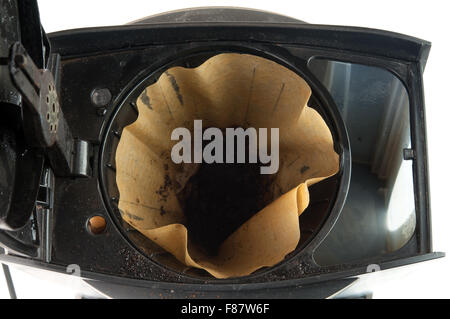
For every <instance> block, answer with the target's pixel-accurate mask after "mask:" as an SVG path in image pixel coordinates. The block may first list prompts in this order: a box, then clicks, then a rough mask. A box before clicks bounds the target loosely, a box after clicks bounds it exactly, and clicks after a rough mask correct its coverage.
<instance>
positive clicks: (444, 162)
mask: <svg viewBox="0 0 450 319" xmlns="http://www.w3.org/2000/svg"><path fill="white" fill-rule="evenodd" d="M447 4H448V1H444V0H442V1H440V0H429V1H423V0H422V1H412V0H410V1H393V0H390V1H384V0H375V1H362V0H359V1H345V0H340V1H332V0H330V1H320V0H297V1H283V0H271V1H262V0H259V1H251V0H249V1H214V0H209V1H194V0H190V1H171V0H163V1H148V0H147V1H138V0H125V1H111V0H109V1H108V0H102V1H100V0H98V1H96V0H89V1H86V0H76V1H50V0H40V1H39V6H40V11H41V21H42V24H43V25H44V28H45V30H46V32H53V31H58V30H64V29H72V28H82V27H91V26H103V25H119V24H124V23H127V22H130V21H133V20H136V19H139V18H142V17H145V16H148V15H152V14H157V13H161V12H164V11H170V10H176V9H181V8H186V7H199V6H238V7H247V8H255V9H261V10H266V11H272V12H276V13H280V14H284V15H287V16H291V17H294V18H297V19H300V20H303V21H306V22H308V23H315V24H334V25H350V26H360V27H368V28H376V29H384V30H389V31H395V32H399V33H404V34H407V35H411V36H415V37H418V38H422V39H425V40H428V41H430V42H432V49H431V53H430V56H429V59H428V64H427V67H426V69H425V74H424V85H425V98H426V111H427V112H426V115H427V127H428V154H429V167H430V182H431V206H432V218H433V240H434V250H435V251H445V252H450V214H449V213H450V212H449V201H450V187H449V183H450V173H449V170H448V161H449V158H450V156H449V155H450V154H449V142H450V134H449V128H450V105H449V93H450V88H449V85H448V76H449V71H450V68H449V58H448V57H449V56H450V45H449V42H450V39H449V36H448V34H449V31H450V23H449V22H448V21H449V18H448V13H449V12H450V8H449V6H448V5H447ZM449 258H450V257H447V258H444V259H440V260H436V261H431V262H427V263H422V264H417V265H414V266H410V267H407V269H402V271H396V272H395V275H393V276H391V277H392V278H391V279H390V280H388V281H387V282H386V281H385V282H384V283H382V284H381V285H380V286H379V287H377V288H376V289H375V291H374V297H375V298H450V289H449V287H450V275H449V273H448V271H449V270H450V267H449V266H450V262H449ZM12 272H13V279H14V281H15V284H16V291H17V295H18V297H19V298H20V297H22V298H33V297H40V298H52V297H53V298H71V297H74V296H75V294H74V293H73V291H72V290H71V289H70V288H69V287H62V286H59V285H58V284H53V283H52V282H51V281H49V280H47V279H48V278H46V279H45V280H44V279H39V278H36V277H33V276H31V275H29V274H26V273H24V272H22V271H20V270H17V269H12ZM2 297H3V298H7V297H8V295H7V289H6V287H5V282H4V279H3V276H2V274H0V298H2Z"/></svg>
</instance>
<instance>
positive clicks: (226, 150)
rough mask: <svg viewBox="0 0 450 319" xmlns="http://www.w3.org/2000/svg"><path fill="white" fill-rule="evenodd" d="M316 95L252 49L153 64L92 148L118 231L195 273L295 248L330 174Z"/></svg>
mask: <svg viewBox="0 0 450 319" xmlns="http://www.w3.org/2000/svg"><path fill="white" fill-rule="evenodd" d="M317 101H318V100H317V99H316V98H315V95H314V92H313V90H312V89H311V87H310V86H309V84H308V83H307V82H306V81H305V79H304V78H302V77H301V76H300V75H298V74H297V73H296V72H294V71H292V70H291V69H289V68H287V67H285V66H283V65H281V64H279V63H277V62H275V61H273V60H271V59H266V58H263V57H260V56H256V55H251V54H241V53H216V54H202V55H196V56H191V57H189V58H185V59H183V60H182V61H178V62H176V63H173V64H171V65H170V66H165V67H164V68H161V69H160V70H157V71H154V72H152V73H151V74H150V75H149V76H148V77H147V78H145V79H144V80H143V81H141V82H140V83H139V84H138V85H136V86H135V87H134V88H133V89H132V90H131V93H130V94H129V95H128V97H127V98H126V99H125V100H124V101H123V102H122V103H121V104H120V105H119V106H118V109H117V112H116V113H115V115H114V116H113V118H112V121H111V123H110V125H109V129H108V131H107V134H106V137H105V140H104V143H103V149H102V155H101V159H100V167H101V170H100V171H101V175H102V183H103V187H104V190H105V193H106V194H105V196H106V197H107V199H108V200H107V202H108V203H107V204H108V205H107V206H108V207H110V211H111V213H112V215H113V217H114V219H115V220H116V221H117V224H118V226H119V228H120V229H121V231H122V233H123V234H124V235H125V236H126V237H127V238H128V239H129V240H130V241H131V242H132V243H133V245H134V246H135V247H136V248H138V249H139V250H140V251H141V252H142V253H143V254H145V255H146V256H148V257H149V258H151V259H152V260H154V261H156V262H157V263H159V264H160V265H163V266H165V267H167V268H169V269H171V270H173V271H176V272H182V273H184V274H186V275H192V276H199V277H213V278H220V279H226V278H236V277H243V276H249V275H255V274H258V273H261V272H264V271H267V270H269V269H271V267H274V266H275V265H278V264H279V263H280V262H283V261H284V260H286V259H287V258H291V257H292V256H295V255H297V254H298V253H301V251H302V250H303V249H304V247H306V245H307V244H308V243H309V242H310V241H311V240H312V239H313V238H314V236H315V235H316V234H317V233H318V232H319V230H320V229H321V228H322V227H323V225H324V224H325V223H326V222H327V218H328V217H329V215H330V212H331V211H332V209H333V207H334V201H335V198H336V194H337V192H338V189H339V186H340V177H339V176H340V174H338V173H339V167H340V156H339V154H338V153H337V152H336V151H335V144H336V141H334V140H333V136H334V135H333V134H332V129H330V127H329V126H328V125H327V123H326V121H325V120H324V118H323V117H322V115H321V108H320V103H318V102H317ZM322 111H323V110H322ZM264 132H265V133H264ZM233 133H234V134H235V135H233ZM242 134H243V135H242ZM242 136H244V137H243V138H242V139H241V141H242V143H241V144H240V142H239V138H240V137H242ZM253 137H255V138H254V139H253ZM198 141H200V143H201V146H200V148H196V147H198V144H196V143H198ZM252 150H253V152H252ZM242 154H243V159H244V160H243V161H242ZM174 156H175V157H174ZM196 156H197V157H196ZM208 156H209V157H208ZM240 156H241V158H240V160H239V157H240ZM264 156H265V157H264ZM250 158H252V160H250ZM180 159H181V160H180ZM211 159H212V160H213V162H211V161H212V160H211ZM263 167H265V173H263V171H264V169H263Z"/></svg>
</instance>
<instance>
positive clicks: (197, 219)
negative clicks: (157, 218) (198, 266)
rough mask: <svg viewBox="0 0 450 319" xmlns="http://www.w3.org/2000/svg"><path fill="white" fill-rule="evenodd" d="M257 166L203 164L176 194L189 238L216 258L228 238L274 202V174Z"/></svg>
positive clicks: (250, 164) (247, 164)
mask: <svg viewBox="0 0 450 319" xmlns="http://www.w3.org/2000/svg"><path fill="white" fill-rule="evenodd" d="M224 145H225V143H224ZM235 153H236V152H235ZM260 166H261V164H260V163H245V164H238V163H229V164H227V163H223V164H219V163H213V164H206V163H203V164H201V166H200V168H199V169H198V171H197V173H196V174H195V175H194V176H192V177H191V178H190V180H189V181H188V183H187V185H186V186H185V188H184V189H183V191H182V192H181V193H180V194H179V195H178V197H179V200H180V202H181V203H182V205H183V209H184V214H185V216H186V219H187V223H186V226H187V229H188V233H189V238H190V239H191V240H192V242H193V243H195V244H196V245H197V246H199V247H200V248H202V249H203V250H204V251H205V253H207V254H209V255H216V254H217V252H218V248H219V247H220V245H221V244H222V242H223V241H224V240H225V239H226V238H227V237H228V236H229V235H231V234H232V233H233V232H234V231H236V230H237V229H238V228H239V226H241V225H242V224H243V223H245V222H246V221H247V220H248V219H250V218H251V217H252V216H253V215H254V214H255V213H257V212H258V211H260V210H261V209H262V208H264V207H265V206H266V205H267V204H269V203H270V202H271V201H272V200H273V192H272V189H273V187H272V182H273V180H274V175H262V174H260Z"/></svg>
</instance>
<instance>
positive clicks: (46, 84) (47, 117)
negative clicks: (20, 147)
mask: <svg viewBox="0 0 450 319" xmlns="http://www.w3.org/2000/svg"><path fill="white" fill-rule="evenodd" d="M10 73H11V77H12V79H13V82H14V84H15V85H16V86H17V89H18V90H19V91H20V92H21V94H22V95H23V97H24V102H25V103H24V104H25V107H23V110H22V122H23V129H24V131H25V137H26V138H27V140H28V143H29V144H30V145H31V146H32V147H36V148H43V149H44V151H45V153H46V155H47V157H48V159H49V161H50V164H51V166H52V168H53V171H54V173H55V175H59V176H90V175H91V169H90V164H89V156H90V145H89V143H88V142H87V141H84V140H80V139H74V138H73V136H72V133H71V131H70V128H69V127H68V125H67V122H66V120H65V118H64V114H63V111H62V109H61V107H60V104H59V97H58V91H57V87H56V85H55V81H54V78H53V74H52V72H51V71H50V70H48V69H38V68H37V67H36V65H35V64H34V62H33V61H32V59H31V58H30V56H29V55H28V54H27V52H26V50H25V48H24V47H23V46H22V44H21V43H20V42H17V43H15V44H14V45H13V47H12V52H11V60H10Z"/></svg>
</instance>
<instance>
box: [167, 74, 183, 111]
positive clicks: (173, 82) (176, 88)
mask: <svg viewBox="0 0 450 319" xmlns="http://www.w3.org/2000/svg"><path fill="white" fill-rule="evenodd" d="M165 74H166V75H167V77H168V78H169V81H170V84H171V85H172V88H173V90H174V91H175V93H176V94H177V99H178V101H180V104H181V105H183V96H182V95H181V92H180V87H179V86H178V83H177V80H176V79H175V77H174V76H173V75H172V74H170V73H169V72H168V71H166V72H165Z"/></svg>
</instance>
